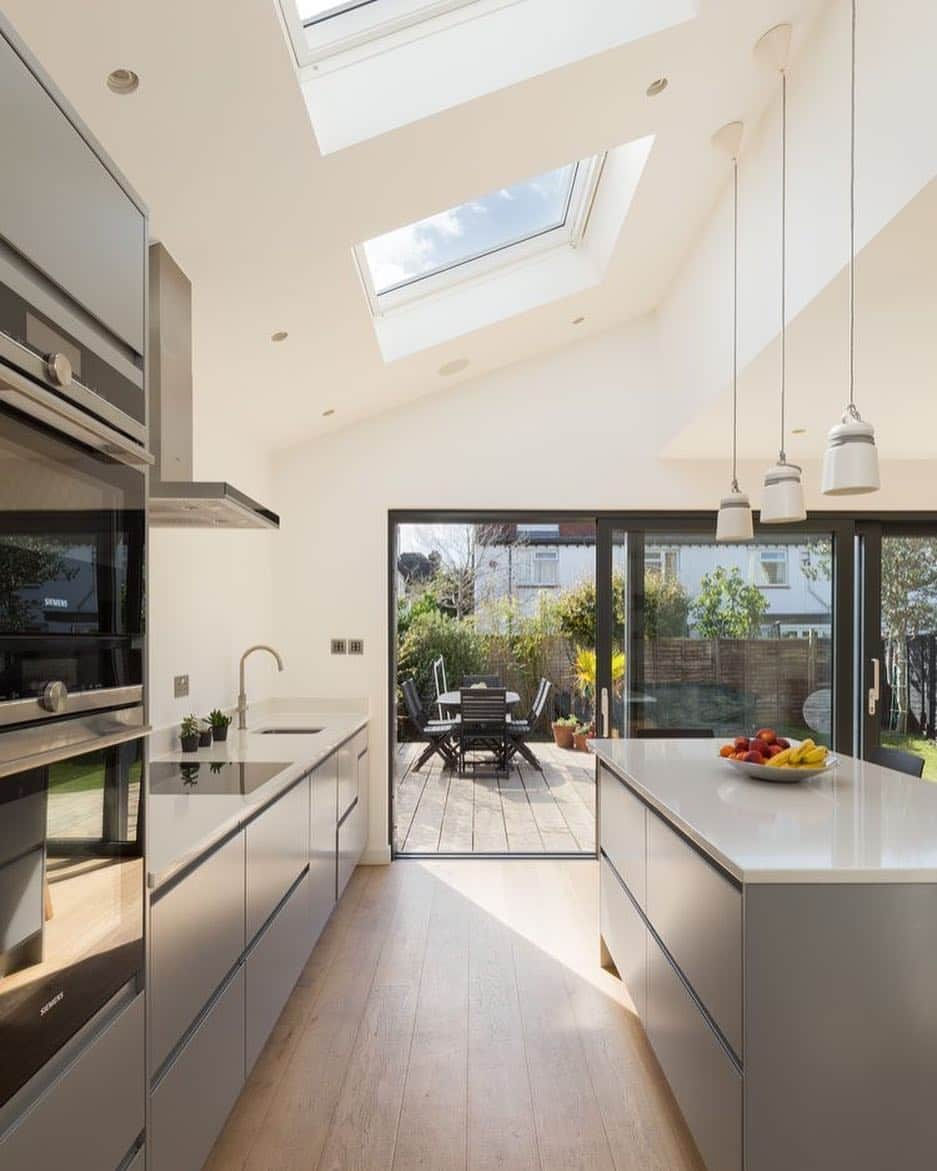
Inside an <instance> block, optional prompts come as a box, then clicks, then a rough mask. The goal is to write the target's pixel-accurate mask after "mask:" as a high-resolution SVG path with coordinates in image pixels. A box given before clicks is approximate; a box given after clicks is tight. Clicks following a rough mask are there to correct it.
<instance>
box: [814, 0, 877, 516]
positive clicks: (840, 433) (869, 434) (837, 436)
mask: <svg viewBox="0 0 937 1171" xmlns="http://www.w3.org/2000/svg"><path fill="white" fill-rule="evenodd" d="M850 36H851V48H850V102H849V402H848V404H847V406H846V410H845V411H844V412H843V417H842V419H841V420H840V422H838V423H836V424H835V425H834V426H833V427H831V428H830V433H829V435H828V436H827V440H826V453H825V454H824V456H823V483H822V489H823V494H824V495H825V496H857V495H859V494H860V493H863V492H875V491H877V490H878V488H879V487H880V484H881V480H880V478H879V467H878V448H877V447H876V446H875V428H874V427H873V426H872V424H871V423H867V422H865V420H864V419H863V418H862V416H861V415H860V414H859V409H858V407H857V406H856V0H852V7H851V24H850Z"/></svg>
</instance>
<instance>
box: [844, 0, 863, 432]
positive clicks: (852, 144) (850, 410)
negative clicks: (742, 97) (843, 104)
mask: <svg viewBox="0 0 937 1171" xmlns="http://www.w3.org/2000/svg"><path fill="white" fill-rule="evenodd" d="M850 35H851V47H850V71H849V405H848V406H847V408H846V414H847V415H849V416H850V417H851V418H853V419H859V418H860V415H859V411H858V410H857V409H856V0H852V17H851V34H850Z"/></svg>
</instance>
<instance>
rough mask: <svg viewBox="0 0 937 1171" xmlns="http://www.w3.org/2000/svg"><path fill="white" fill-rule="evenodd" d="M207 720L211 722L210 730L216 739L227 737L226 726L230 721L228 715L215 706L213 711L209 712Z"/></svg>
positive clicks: (225, 738)
mask: <svg viewBox="0 0 937 1171" xmlns="http://www.w3.org/2000/svg"><path fill="white" fill-rule="evenodd" d="M208 722H209V724H211V732H212V735H213V736H214V738H215V740H216V741H217V740H227V739H228V727H229V725H230V723H231V717H230V716H226V715H225V714H224V712H223V711H220V710H219V709H218V708H215V710H214V711H213V712H210V713H209V715H208Z"/></svg>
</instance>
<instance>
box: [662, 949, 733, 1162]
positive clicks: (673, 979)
mask: <svg viewBox="0 0 937 1171" xmlns="http://www.w3.org/2000/svg"><path fill="white" fill-rule="evenodd" d="M647 953H648V954H647V958H648V962H647V1020H646V1022H645V1029H646V1031H647V1035H648V1037H649V1039H650V1042H651V1044H652V1045H653V1047H654V1052H655V1053H656V1054H657V1059H658V1061H659V1062H660V1064H661V1068H662V1069H663V1071H664V1073H665V1075H666V1077H667V1081H668V1082H669V1083H670V1088H671V1089H672V1090H673V1092H674V1097H675V1098H676V1099H677V1102H678V1103H679V1105H680V1109H681V1110H682V1111H683V1116H684V1118H685V1119H686V1121H687V1125H688V1126H689V1128H690V1130H691V1131H692V1133H693V1137H694V1138H695V1139H696V1145H697V1146H698V1147H699V1149H700V1154H701V1155H702V1156H703V1161H704V1162H705V1164H706V1166H707V1167H708V1168H709V1169H710V1171H742V1077H741V1074H740V1073H739V1071H738V1070H737V1069H736V1067H735V1065H734V1064H733V1063H732V1060H731V1058H730V1057H729V1055H728V1053H726V1051H725V1049H724V1048H723V1046H722V1044H721V1043H720V1041H719V1040H718V1038H717V1037H716V1034H715V1033H714V1032H713V1031H712V1029H711V1027H710V1025H709V1022H708V1021H707V1020H706V1018H705V1017H704V1016H703V1014H702V1013H701V1012H700V1010H699V1008H698V1006H697V1005H696V1003H695V1002H694V1000H693V999H692V997H691V996H690V994H689V992H687V990H686V988H685V987H684V984H683V981H682V980H681V979H680V977H679V975H678V974H677V973H676V971H675V970H674V968H673V965H672V964H671V963H670V960H669V959H668V958H667V956H666V955H665V954H664V953H663V951H662V950H661V948H660V946H659V945H658V943H657V941H656V940H655V939H654V938H653V937H649V938H648V944H647Z"/></svg>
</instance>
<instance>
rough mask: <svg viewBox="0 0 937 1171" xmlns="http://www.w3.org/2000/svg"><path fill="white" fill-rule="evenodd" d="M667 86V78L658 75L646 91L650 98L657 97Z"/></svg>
mask: <svg viewBox="0 0 937 1171" xmlns="http://www.w3.org/2000/svg"><path fill="white" fill-rule="evenodd" d="M666 88H667V78H666V77H658V78H655V80H654V81H652V82H651V84H650V85H649V86H648V87H647V89H646V90H645V91H644V92H645V93H646V94H647V96H648V97H649V98H656V97H657V95H658V94H662V93H663V92H664V90H665V89H666Z"/></svg>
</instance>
